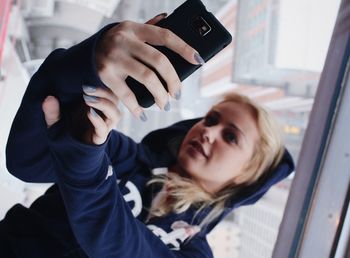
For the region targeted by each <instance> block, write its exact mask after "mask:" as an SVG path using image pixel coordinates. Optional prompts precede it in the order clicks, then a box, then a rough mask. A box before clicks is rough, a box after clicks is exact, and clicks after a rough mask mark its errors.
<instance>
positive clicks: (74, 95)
mask: <svg viewBox="0 0 350 258" xmlns="http://www.w3.org/2000/svg"><path fill="white" fill-rule="evenodd" d="M113 26H114V25H113V24H112V25H108V26H106V27H105V28H103V29H102V30H101V31H99V32H98V33H96V34H95V35H93V36H92V37H90V38H88V39H86V40H85V41H83V42H81V43H80V44H78V45H76V46H74V47H72V48H70V49H67V50H65V49H57V50H55V51H53V52H52V53H51V54H50V55H49V56H48V57H47V58H46V60H45V61H44V63H43V64H42V65H41V67H40V68H39V70H38V71H37V72H36V73H35V74H34V76H33V77H32V78H31V80H30V82H29V85H28V87H27V90H26V92H25V94H24V97H23V99H22V102H21V105H20V107H19V109H18V111H17V114H16V116H15V119H14V121H13V124H12V127H11V131H10V134H9V138H8V141H7V146H6V163H7V168H8V170H9V172H10V173H11V174H13V175H14V176H16V177H18V178H20V179H21V180H24V181H27V182H54V181H55V179H56V176H55V174H54V173H53V170H52V164H51V157H50V154H49V151H48V139H47V126H46V123H45V120H44V116H43V112H42V102H43V100H44V99H45V98H46V96H48V95H54V96H56V97H57V98H58V99H59V100H60V103H61V106H63V107H65V110H62V112H63V114H62V116H63V117H64V116H66V115H67V114H68V113H69V110H70V109H71V104H72V103H76V102H82V92H83V91H82V85H83V84H90V85H103V83H102V82H101V80H100V78H99V76H98V73H97V72H96V67H95V60H94V59H95V47H96V44H97V41H98V39H99V38H100V37H101V35H102V34H103V33H104V32H105V31H106V30H108V29H109V28H111V27H113Z"/></svg>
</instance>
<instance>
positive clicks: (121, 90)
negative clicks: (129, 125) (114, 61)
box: [100, 67, 147, 121]
mask: <svg viewBox="0 0 350 258" xmlns="http://www.w3.org/2000/svg"><path fill="white" fill-rule="evenodd" d="M110 69H111V67H108V69H105V70H103V71H101V72H100V75H101V76H103V77H104V83H105V84H106V85H111V86H110V89H111V90H112V92H113V93H114V94H115V95H116V96H117V97H118V99H119V100H120V101H121V102H122V103H123V104H124V105H125V107H126V108H127V109H128V110H129V111H130V113H131V114H133V115H134V116H135V117H136V118H139V119H141V120H142V121H146V120H147V117H146V115H145V113H144V111H143V108H142V107H141V106H140V105H139V103H138V102H137V99H136V97H135V94H134V93H133V92H132V91H131V89H130V88H129V86H128V85H127V84H126V82H125V79H121V78H120V77H119V76H118V75H116V74H115V73H114V72H113V71H110Z"/></svg>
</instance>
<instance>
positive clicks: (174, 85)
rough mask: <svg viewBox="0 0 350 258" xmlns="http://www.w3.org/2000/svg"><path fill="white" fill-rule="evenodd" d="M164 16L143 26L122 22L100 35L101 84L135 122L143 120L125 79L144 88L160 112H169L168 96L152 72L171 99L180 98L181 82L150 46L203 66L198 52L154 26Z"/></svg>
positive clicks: (168, 32)
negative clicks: (133, 80)
mask: <svg viewBox="0 0 350 258" xmlns="http://www.w3.org/2000/svg"><path fill="white" fill-rule="evenodd" d="M165 16H166V15H165V14H162V15H158V16H156V17H154V18H153V19H151V20H150V21H148V22H147V23H146V24H140V23H135V22H131V21H125V22H121V23H119V24H118V25H116V26H115V27H113V28H111V29H109V30H108V31H107V32H106V33H105V34H104V35H103V37H102V39H101V40H100V42H99V43H98V46H97V49H96V63H97V70H98V73H99V76H100V78H101V80H102V81H103V82H104V83H105V84H106V85H107V86H108V87H109V88H110V89H111V91H112V92H113V93H114V94H115V95H116V96H117V97H118V98H119V99H120V101H121V102H123V104H124V105H125V106H126V107H127V108H128V110H129V111H130V112H131V113H132V114H133V115H134V116H135V117H137V118H142V117H143V118H144V113H143V109H142V107H141V106H139V104H138V102H137V100H136V97H135V95H134V93H133V92H132V91H131V90H130V89H129V87H128V86H127V84H126V83H125V79H126V78H127V77H128V76H131V77H133V78H134V79H136V80H137V81H139V82H141V83H142V84H144V85H145V86H146V88H147V89H148V90H149V91H150V92H151V93H152V95H153V97H154V99H155V102H156V104H157V105H158V106H159V107H160V108H161V109H164V108H165V109H166V110H168V109H169V108H170V106H169V100H168V98H169V96H168V92H167V91H166V90H165V89H164V87H163V85H162V83H161V81H160V80H159V78H158V76H157V75H156V73H155V72H154V71H153V70H152V69H154V70H155V71H156V72H157V73H158V74H159V75H160V76H161V77H162V78H163V79H164V80H165V82H166V84H167V87H168V90H169V94H170V95H171V96H172V97H174V98H176V99H179V97H180V95H181V82H180V79H179V77H178V75H177V73H176V71H175V69H174V67H173V66H172V64H171V63H170V61H169V60H168V58H167V57H166V56H165V55H164V54H163V53H161V52H160V51H158V50H157V49H155V48H154V47H152V46H150V45H149V44H152V45H156V46H165V47H167V48H169V49H171V50H173V51H174V52H176V53H178V54H179V55H180V56H182V57H183V58H184V59H186V60H187V61H188V62H190V63H192V64H202V63H203V59H201V57H200V56H199V54H198V52H197V51H196V50H195V49H193V48H192V47H191V46H190V45H188V44H186V43H185V42H184V41H183V40H182V39H181V38H179V37H178V36H177V35H175V34H174V33H173V32H171V31H170V30H167V29H164V28H161V27H158V26H155V25H153V24H155V23H156V22H158V21H159V20H161V19H163V18H164V17H165ZM147 43H148V44H147ZM149 67H152V69H150V68H149Z"/></svg>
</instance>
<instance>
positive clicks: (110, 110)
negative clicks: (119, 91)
mask: <svg viewBox="0 0 350 258" xmlns="http://www.w3.org/2000/svg"><path fill="white" fill-rule="evenodd" d="M83 97H84V100H85V103H86V104H87V105H88V106H90V107H93V108H94V109H97V110H100V111H101V112H102V113H103V114H104V116H105V117H106V118H105V120H103V121H104V122H105V124H106V126H107V130H108V131H110V130H112V129H113V128H115V127H116V126H117V124H118V122H119V120H120V118H121V113H120V111H119V109H118V108H117V106H115V105H114V103H113V102H111V101H109V100H108V99H104V98H98V97H95V96H88V95H83ZM101 119H102V118H101Z"/></svg>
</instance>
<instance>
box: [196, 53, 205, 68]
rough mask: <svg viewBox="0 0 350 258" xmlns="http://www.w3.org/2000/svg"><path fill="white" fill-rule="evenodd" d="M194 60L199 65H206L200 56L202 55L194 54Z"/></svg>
mask: <svg viewBox="0 0 350 258" xmlns="http://www.w3.org/2000/svg"><path fill="white" fill-rule="evenodd" d="M194 59H195V60H196V62H197V63H198V64H201V65H202V64H204V63H205V61H204V59H203V58H202V57H201V56H200V54H199V53H198V52H196V53H194Z"/></svg>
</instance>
